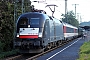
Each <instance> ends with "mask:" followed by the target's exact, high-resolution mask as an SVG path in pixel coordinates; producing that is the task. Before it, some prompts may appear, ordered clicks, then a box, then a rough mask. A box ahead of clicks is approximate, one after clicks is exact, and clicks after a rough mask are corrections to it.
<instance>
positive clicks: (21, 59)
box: [4, 40, 72, 60]
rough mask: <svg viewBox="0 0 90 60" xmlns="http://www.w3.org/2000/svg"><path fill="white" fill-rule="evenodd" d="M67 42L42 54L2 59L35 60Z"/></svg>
mask: <svg viewBox="0 0 90 60" xmlns="http://www.w3.org/2000/svg"><path fill="white" fill-rule="evenodd" d="M71 41H72V40H70V41H69V42H71ZM69 42H66V43H64V44H62V45H59V46H56V47H54V48H52V49H49V50H47V51H44V52H42V53H40V54H24V55H23V54H21V55H17V56H13V57H9V58H6V59H4V60H36V59H37V58H38V57H39V56H42V55H44V54H46V53H48V52H50V51H53V50H55V49H57V48H59V47H61V46H63V45H65V44H67V43H69Z"/></svg>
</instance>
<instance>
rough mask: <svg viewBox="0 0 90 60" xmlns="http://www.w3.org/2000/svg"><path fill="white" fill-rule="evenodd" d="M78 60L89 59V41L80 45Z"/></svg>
mask: <svg viewBox="0 0 90 60" xmlns="http://www.w3.org/2000/svg"><path fill="white" fill-rule="evenodd" d="M78 60H90V41H89V42H85V43H84V44H83V45H82V46H81V48H80V52H79V59H78Z"/></svg>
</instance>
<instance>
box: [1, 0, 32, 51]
mask: <svg viewBox="0 0 90 60" xmlns="http://www.w3.org/2000/svg"><path fill="white" fill-rule="evenodd" d="M11 1H12V0H7V1H6V0H2V1H0V53H1V52H5V51H10V50H12V48H13V37H14V36H13V33H14V23H15V21H14V7H15V9H16V10H15V12H16V13H17V18H18V16H19V15H20V14H22V12H21V11H22V10H21V2H15V4H17V6H15V5H14V3H13V1H12V2H11ZM15 1H16V0H15ZM24 1H26V0H24ZM28 6H30V7H28ZM24 7H25V12H29V11H30V9H31V7H32V6H31V3H30V1H29V0H28V1H27V3H26V4H24Z"/></svg>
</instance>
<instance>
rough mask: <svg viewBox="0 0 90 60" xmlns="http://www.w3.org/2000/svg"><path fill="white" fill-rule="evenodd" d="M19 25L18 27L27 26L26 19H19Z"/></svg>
mask: <svg viewBox="0 0 90 60" xmlns="http://www.w3.org/2000/svg"><path fill="white" fill-rule="evenodd" d="M19 24H20V25H27V24H28V19H27V18H21V19H20V20H19Z"/></svg>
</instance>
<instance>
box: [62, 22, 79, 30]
mask: <svg viewBox="0 0 90 60" xmlns="http://www.w3.org/2000/svg"><path fill="white" fill-rule="evenodd" d="M63 25H64V26H67V27H71V28H75V29H78V28H77V27H75V26H73V25H71V24H68V23H65V22H63Z"/></svg>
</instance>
